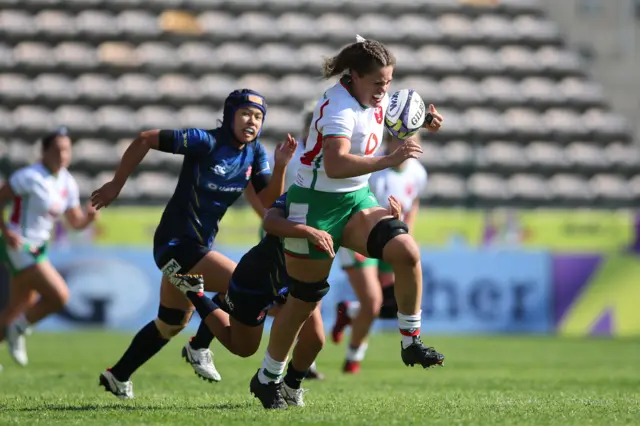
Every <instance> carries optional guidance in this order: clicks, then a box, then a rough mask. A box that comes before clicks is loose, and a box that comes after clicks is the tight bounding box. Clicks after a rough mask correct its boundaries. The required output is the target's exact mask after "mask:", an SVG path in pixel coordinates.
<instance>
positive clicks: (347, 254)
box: [331, 134, 427, 373]
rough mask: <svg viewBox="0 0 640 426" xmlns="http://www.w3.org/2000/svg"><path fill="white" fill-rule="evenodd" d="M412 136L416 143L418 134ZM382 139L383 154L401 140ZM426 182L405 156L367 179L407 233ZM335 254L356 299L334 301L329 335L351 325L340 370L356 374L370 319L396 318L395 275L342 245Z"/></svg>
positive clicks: (417, 164)
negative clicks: (397, 208) (396, 210)
mask: <svg viewBox="0 0 640 426" xmlns="http://www.w3.org/2000/svg"><path fill="white" fill-rule="evenodd" d="M412 138H413V139H414V140H416V141H417V142H420V140H419V135H418V134H416V135H415V136H413V137H412ZM385 142H386V153H387V154H389V153H391V152H393V151H394V150H395V149H397V148H398V146H400V145H401V144H402V143H404V142H403V141H401V140H398V139H395V138H393V137H392V136H391V135H390V134H386V136H385ZM426 185H427V172H426V170H425V168H424V167H423V166H422V165H421V164H420V161H418V160H416V159H415V158H409V159H407V160H406V161H405V162H403V163H402V164H400V165H399V166H397V167H393V168H390V169H385V170H381V171H379V172H376V173H374V174H372V175H371V178H370V179H369V186H370V187H371V191H372V192H373V193H374V195H375V196H376V198H377V199H378V202H379V203H380V204H381V205H382V207H388V206H387V204H388V201H387V200H388V199H389V196H394V197H395V198H396V199H397V200H398V201H399V202H400V204H401V205H402V212H403V216H402V219H403V221H404V222H405V223H406V224H407V226H408V227H409V233H410V234H411V232H412V231H413V227H414V224H415V220H416V217H417V215H418V209H419V206H420V198H419V194H420V192H422V190H423V189H424V188H425V187H426ZM337 256H338V257H339V259H340V263H341V264H342V269H343V270H344V271H345V273H346V274H347V276H348V277H349V282H350V283H351V286H352V287H353V291H354V292H355V295H356V297H357V298H358V301H355V302H350V301H341V302H340V303H338V305H337V316H336V323H335V325H334V327H333V329H332V332H331V338H332V340H333V341H334V343H339V342H340V341H341V340H342V336H343V333H344V329H345V327H346V326H348V325H351V336H350V341H349V345H348V346H347V356H346V360H345V363H344V366H343V371H344V372H345V373H357V372H358V371H359V370H360V363H361V362H362V360H363V359H364V357H365V354H366V351H367V342H366V338H367V335H368V334H369V330H370V329H371V325H372V324H373V321H374V320H375V319H376V318H377V317H378V316H380V317H381V318H385V319H394V318H396V315H397V305H396V301H395V297H394V295H393V283H394V280H395V277H394V274H393V269H391V266H390V265H389V264H388V263H386V262H384V261H382V260H379V259H371V258H367V257H364V256H362V255H361V254H359V253H356V252H355V251H353V250H349V249H347V248H345V247H341V248H340V250H339V251H338V253H337Z"/></svg>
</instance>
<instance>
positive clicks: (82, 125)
mask: <svg viewBox="0 0 640 426" xmlns="http://www.w3.org/2000/svg"><path fill="white" fill-rule="evenodd" d="M53 114H54V120H55V123H56V124H59V125H63V126H66V127H68V128H69V129H71V130H72V131H74V132H80V133H83V134H84V133H92V132H95V131H97V130H98V125H97V123H96V121H95V120H94V118H93V111H92V110H90V109H88V108H87V107H84V106H79V105H61V106H59V107H58V108H56V110H55V111H54V112H53Z"/></svg>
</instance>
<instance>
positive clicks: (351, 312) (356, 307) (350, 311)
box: [345, 302, 360, 320]
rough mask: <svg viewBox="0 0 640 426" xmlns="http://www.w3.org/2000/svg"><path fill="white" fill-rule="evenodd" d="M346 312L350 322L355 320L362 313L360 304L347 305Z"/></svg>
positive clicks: (351, 303) (350, 303)
mask: <svg viewBox="0 0 640 426" xmlns="http://www.w3.org/2000/svg"><path fill="white" fill-rule="evenodd" d="M345 311H346V312H345V313H346V314H347V317H348V318H349V319H350V320H352V319H354V318H355V317H357V316H358V314H359V313H360V302H349V303H347V309H346V310H345Z"/></svg>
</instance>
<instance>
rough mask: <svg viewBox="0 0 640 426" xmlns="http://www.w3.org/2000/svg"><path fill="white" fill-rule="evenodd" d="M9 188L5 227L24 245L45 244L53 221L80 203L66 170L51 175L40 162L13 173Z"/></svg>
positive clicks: (75, 187) (74, 183)
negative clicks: (8, 214) (10, 204)
mask: <svg viewBox="0 0 640 426" xmlns="http://www.w3.org/2000/svg"><path fill="white" fill-rule="evenodd" d="M9 185H10V186H11V189H12V190H13V193H14V194H15V199H14V202H13V211H12V213H11V217H10V219H9V223H7V227H9V229H11V230H13V231H15V232H17V233H19V234H20V235H21V236H22V238H23V239H24V242H25V243H27V244H33V245H42V244H44V243H45V242H47V241H49V239H50V238H51V231H52V229H53V225H54V223H55V221H56V220H58V219H59V218H60V217H61V216H62V214H63V213H64V212H65V211H67V210H68V209H70V208H73V207H76V206H78V205H79V204H80V195H79V191H78V184H77V183H76V181H75V179H74V178H73V176H71V173H69V171H68V170H67V169H61V170H60V172H58V174H57V175H55V176H54V175H52V174H51V173H50V172H49V170H47V168H46V167H44V166H43V165H42V163H36V164H33V165H30V166H26V167H23V168H21V169H20V170H17V171H16V172H14V173H13V174H12V175H11V177H10V178H9Z"/></svg>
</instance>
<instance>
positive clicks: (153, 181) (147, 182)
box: [136, 172, 177, 202]
mask: <svg viewBox="0 0 640 426" xmlns="http://www.w3.org/2000/svg"><path fill="white" fill-rule="evenodd" d="M176 182H177V176H173V175H170V174H167V173H159V172H143V173H140V174H139V175H138V176H137V178H136V188H137V190H138V192H139V194H140V196H142V197H148V198H153V199H161V200H163V201H164V202H167V201H169V198H170V197H171V195H173V191H174V189H175V187H176Z"/></svg>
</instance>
